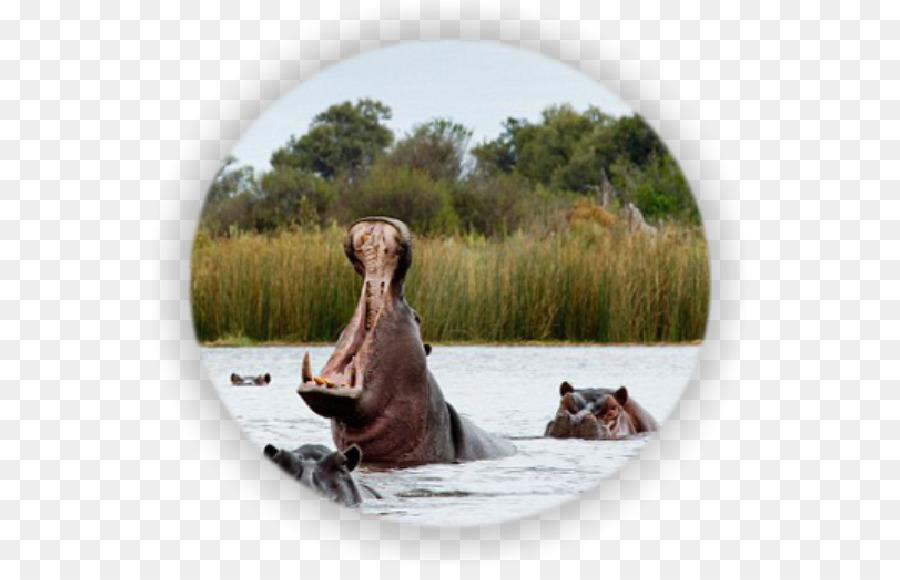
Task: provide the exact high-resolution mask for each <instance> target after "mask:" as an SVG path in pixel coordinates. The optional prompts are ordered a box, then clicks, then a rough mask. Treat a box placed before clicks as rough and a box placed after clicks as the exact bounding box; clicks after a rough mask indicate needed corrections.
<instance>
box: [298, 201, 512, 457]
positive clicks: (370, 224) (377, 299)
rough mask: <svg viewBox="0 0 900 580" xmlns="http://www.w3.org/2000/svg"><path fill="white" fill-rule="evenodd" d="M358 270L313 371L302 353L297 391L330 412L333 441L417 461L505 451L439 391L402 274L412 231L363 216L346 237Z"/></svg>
mask: <svg viewBox="0 0 900 580" xmlns="http://www.w3.org/2000/svg"><path fill="white" fill-rule="evenodd" d="M344 253H345V254H346V255H347V257H348V258H349V259H350V262H351V264H352V265H353V268H354V269H355V270H356V272H357V273H358V274H359V275H360V276H361V277H362V278H363V285H362V292H361V295H360V299H359V303H358V304H357V307H356V310H355V312H354V314H353V316H352V318H351V319H350V322H349V323H348V325H347V327H346V328H345V329H344V331H343V333H342V334H341V337H340V339H339V340H338V343H337V346H336V347H335V350H334V353H332V355H331V357H330V358H329V360H328V362H327V363H326V364H325V366H324V367H323V368H322V371H321V372H320V373H319V375H318V376H313V373H312V368H311V362H310V359H309V354H308V353H307V354H306V355H305V356H304V358H303V364H302V369H301V376H302V384H301V385H300V387H299V389H298V391H297V392H298V393H299V394H300V396H301V397H302V398H303V400H304V401H305V402H306V404H307V405H309V407H310V409H312V410H313V411H314V412H315V413H318V414H319V415H322V416H324V417H328V418H330V419H331V430H332V438H333V440H334V443H335V445H336V446H337V447H338V448H339V449H340V448H344V447H347V446H349V445H353V444H355V445H358V446H359V447H360V448H361V449H362V451H363V453H364V455H365V457H366V463H367V464H371V463H376V464H384V465H394V466H401V465H415V464H422V463H439V462H454V461H471V460H476V459H487V458H492V457H500V456H504V455H509V454H511V453H513V452H514V451H515V448H514V447H513V445H512V444H511V443H509V442H508V441H504V440H502V439H498V438H496V437H493V436H491V435H489V434H488V433H486V432H485V431H483V430H481V429H480V428H479V427H477V426H476V425H475V424H473V423H472V422H471V421H469V420H468V419H466V418H465V417H463V416H461V415H460V414H459V413H458V412H457V411H456V409H454V408H453V406H451V405H450V404H449V403H447V401H446V400H445V399H444V395H443V393H442V392H441V389H440V387H439V386H438V384H437V381H436V380H435V378H434V376H432V374H431V373H430V372H429V370H428V366H427V361H426V355H427V354H428V352H429V351H430V350H431V349H430V348H429V347H428V346H426V345H425V344H424V343H423V342H422V338H421V333H420V328H419V325H420V322H421V321H420V319H419V317H418V315H417V314H416V312H415V311H414V310H413V309H412V308H411V307H410V306H409V305H408V304H407V303H406V299H405V297H404V293H403V283H404V279H405V277H406V272H407V270H408V269H409V268H410V266H411V265H412V236H411V234H410V231H409V229H408V228H407V227H406V225H405V224H404V223H403V222H401V221H399V220H395V219H392V218H383V217H373V218H364V219H362V220H359V221H357V222H356V223H354V224H353V225H352V226H351V227H350V228H349V230H348V232H347V235H346V237H345V240H344Z"/></svg>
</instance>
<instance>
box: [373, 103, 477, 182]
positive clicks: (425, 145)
mask: <svg viewBox="0 0 900 580" xmlns="http://www.w3.org/2000/svg"><path fill="white" fill-rule="evenodd" d="M471 138H472V131H471V130H469V129H467V128H466V127H465V126H463V125H460V124H459V123H454V122H453V121H451V120H450V119H446V118H436V119H432V120H430V121H428V122H426V123H421V124H419V125H416V126H415V127H413V130H412V132H411V133H410V134H409V135H407V136H406V137H404V138H403V139H401V140H400V141H399V142H398V143H397V145H396V146H395V147H394V149H393V151H391V153H390V156H389V157H388V163H389V165H390V166H392V167H408V168H410V169H418V170H421V171H424V172H425V173H427V174H428V175H429V176H431V178H432V179H446V180H449V181H457V180H458V179H459V178H460V177H462V175H463V173H464V171H465V164H466V155H467V152H468V149H469V140H470V139H471Z"/></svg>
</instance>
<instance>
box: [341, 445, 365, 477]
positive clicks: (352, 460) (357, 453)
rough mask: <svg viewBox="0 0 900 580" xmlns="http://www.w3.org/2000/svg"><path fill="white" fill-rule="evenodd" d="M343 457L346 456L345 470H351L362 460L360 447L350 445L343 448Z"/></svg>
mask: <svg viewBox="0 0 900 580" xmlns="http://www.w3.org/2000/svg"><path fill="white" fill-rule="evenodd" d="M344 457H346V458H347V471H353V470H354V469H356V466H358V465H359V464H360V462H361V461H362V449H360V448H359V445H355V444H354V445H351V446H350V447H348V448H346V449H344Z"/></svg>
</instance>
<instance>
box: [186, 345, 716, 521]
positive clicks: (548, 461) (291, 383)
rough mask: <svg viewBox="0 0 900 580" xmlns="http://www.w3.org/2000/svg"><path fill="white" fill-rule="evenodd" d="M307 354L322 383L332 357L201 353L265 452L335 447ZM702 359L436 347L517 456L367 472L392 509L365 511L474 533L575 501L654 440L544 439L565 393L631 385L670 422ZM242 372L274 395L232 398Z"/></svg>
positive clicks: (476, 416)
mask: <svg viewBox="0 0 900 580" xmlns="http://www.w3.org/2000/svg"><path fill="white" fill-rule="evenodd" d="M305 350H309V352H310V356H311V358H312V366H313V372H314V373H315V372H317V371H318V370H319V369H321V367H322V366H323V365H324V364H325V361H326V360H327V359H328V357H329V356H330V354H331V352H332V347H312V348H303V347H289V348H271V347H267V348H212V349H210V348H205V349H202V353H203V355H202V356H203V360H204V362H205V364H206V367H207V369H208V371H209V374H210V378H211V380H212V382H213V384H215V386H216V389H217V390H218V392H219V395H220V396H221V397H222V400H223V401H224V402H225V405H226V407H227V408H228V409H229V410H230V412H231V414H232V416H233V417H234V419H235V420H236V421H237V422H238V424H239V425H240V426H241V427H242V428H243V430H244V432H245V433H246V434H247V436H248V437H250V439H251V440H253V441H254V442H256V443H257V444H258V445H259V446H260V447H263V446H265V444H266V443H272V444H273V445H275V446H277V447H286V448H289V449H294V448H296V447H298V446H299V445H301V444H304V443H321V444H324V445H327V446H328V447H333V446H334V443H333V442H332V440H331V429H330V423H329V422H328V420H326V419H324V418H322V417H319V416H318V415H316V414H314V413H313V412H312V411H310V410H309V408H308V407H307V406H306V405H305V404H304V403H303V401H302V399H300V397H299V396H298V395H297V394H296V388H297V385H298V384H299V382H300V362H301V360H302V356H303V352H304V351H305ZM698 353H699V347H697V346H677V347H673V346H666V347H441V346H438V347H435V349H434V352H433V353H432V354H431V356H429V357H428V366H429V368H430V369H431V372H432V373H433V374H434V376H435V378H436V379H437V381H438V383H439V384H440V385H441V389H442V390H443V392H444V396H445V397H446V399H447V400H448V401H449V402H451V403H452V404H453V406H454V407H455V408H456V409H457V411H459V412H460V413H461V414H463V415H466V416H468V417H469V418H470V419H472V420H473V421H474V422H475V423H476V424H477V425H479V426H480V427H482V428H483V429H485V430H487V431H489V432H492V433H495V434H497V435H500V436H503V437H507V438H510V439H512V440H513V442H514V443H515V445H516V447H517V448H518V451H517V453H516V454H515V455H513V456H511V457H505V458H502V459H496V460H487V461H476V462H471V463H464V464H454V465H425V466H420V467H414V468H406V469H392V470H383V471H382V470H367V469H365V467H363V468H362V469H361V471H360V472H359V473H358V474H357V477H358V479H360V480H361V481H364V482H366V483H368V484H369V485H371V486H372V487H374V488H376V489H377V490H378V491H379V492H380V493H381V494H382V495H383V496H384V497H383V499H380V500H367V501H366V502H365V503H364V504H363V506H362V508H361V509H362V511H363V512H366V513H373V514H380V515H383V516H385V517H387V518H389V519H392V520H400V521H407V522H416V523H421V524H427V525H454V526H463V525H477V524H481V523H489V522H491V523H495V522H499V521H505V520H509V519H514V518H519V517H522V516H527V515H530V514H533V513H536V512H538V511H541V510H543V509H546V508H549V507H552V506H555V505H558V504H560V503H562V502H564V501H566V500H568V499H571V498H572V497H573V495H575V494H578V493H580V492H581V491H584V490H586V489H590V488H591V487H594V486H595V485H597V483H599V482H600V480H601V479H603V478H605V477H607V476H609V475H611V474H613V473H615V472H616V471H617V470H618V469H619V467H620V466H621V465H622V464H623V463H625V462H626V461H628V459H629V458H631V457H634V456H635V455H636V454H637V453H638V451H639V450H640V448H641V447H642V446H643V444H644V443H645V441H646V436H639V437H636V438H635V439H630V440H625V441H580V440H557V439H547V438H544V437H542V435H543V433H544V428H545V427H546V425H547V422H548V421H550V420H551V419H552V418H553V415H554V413H555V412H556V408H557V406H558V405H559V392H558V389H559V383H560V382H562V381H563V380H567V381H569V382H570V383H572V384H573V385H575V387H576V388H582V387H608V388H611V387H618V386H619V385H626V386H627V387H628V390H629V393H630V396H632V397H634V399H635V400H636V401H637V402H639V403H640V404H641V405H642V406H643V407H644V408H645V409H647V410H648V411H649V412H650V413H651V414H653V416H654V417H656V418H657V419H658V420H660V422H662V421H663V420H664V419H665V418H666V416H668V414H669V413H670V412H671V411H672V409H674V407H675V405H676V404H677V402H678V399H679V398H680V396H681V392H682V390H683V389H684V387H685V385H686V384H687V381H688V380H689V379H690V376H691V373H692V372H693V369H694V365H695V363H696V361H697V356H698ZM232 372H237V373H238V374H242V375H243V374H246V375H253V376H255V375H257V374H261V373H264V372H269V373H271V375H272V383H271V384H270V385H267V386H264V387H236V386H232V385H231V383H230V381H229V376H230V375H231V373H232ZM260 457H262V453H261V452H260ZM363 464H365V458H363Z"/></svg>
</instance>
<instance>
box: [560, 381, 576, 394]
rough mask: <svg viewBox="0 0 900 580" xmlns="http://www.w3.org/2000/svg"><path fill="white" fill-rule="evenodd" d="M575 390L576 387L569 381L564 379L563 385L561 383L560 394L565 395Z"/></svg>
mask: <svg viewBox="0 0 900 580" xmlns="http://www.w3.org/2000/svg"><path fill="white" fill-rule="evenodd" d="M573 392H575V387H573V386H572V385H571V384H569V381H563V382H562V384H561V385H559V396H560V397H565V396H566V393H573Z"/></svg>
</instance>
